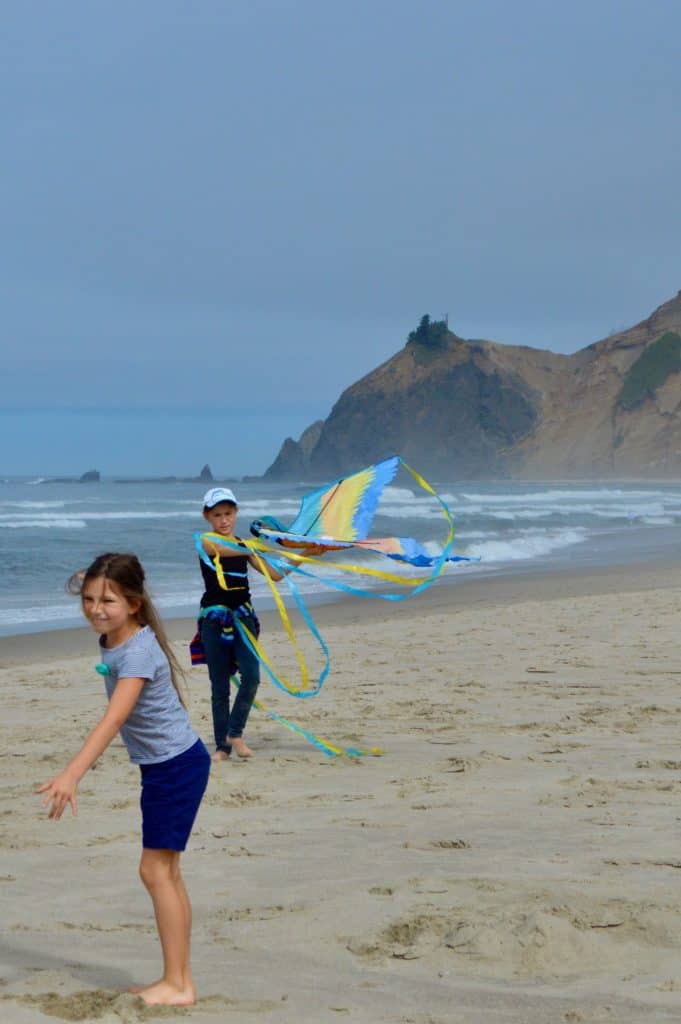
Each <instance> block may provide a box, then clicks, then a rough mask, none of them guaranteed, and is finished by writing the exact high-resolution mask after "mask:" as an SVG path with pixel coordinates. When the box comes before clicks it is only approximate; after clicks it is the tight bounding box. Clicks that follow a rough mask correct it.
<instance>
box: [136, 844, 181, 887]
mask: <svg viewBox="0 0 681 1024" xmlns="http://www.w3.org/2000/svg"><path fill="white" fill-rule="evenodd" d="M166 853H167V851H165V850H145V851H144V853H143V854H142V859H141V861H140V868H139V872H140V878H141V879H142V884H143V885H144V886H145V887H146V888H147V889H153V888H155V887H156V886H158V885H162V884H163V883H164V882H168V881H172V880H173V877H174V875H173V871H174V868H175V867H176V865H175V864H174V861H175V858H169V857H168V856H163V854H166Z"/></svg>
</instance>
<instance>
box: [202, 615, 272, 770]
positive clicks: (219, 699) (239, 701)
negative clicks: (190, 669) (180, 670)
mask: <svg viewBox="0 0 681 1024" xmlns="http://www.w3.org/2000/svg"><path fill="white" fill-rule="evenodd" d="M241 621H242V622H243V623H244V625H246V626H247V627H248V629H249V630H250V631H251V632H252V633H255V631H256V628H255V621H254V619H253V617H252V616H250V615H244V616H243V617H242V619H241ZM221 637H222V624H221V623H220V622H219V621H218V620H217V619H210V618H206V619H202V620H201V640H202V642H203V647H204V650H205V652H206V662H207V665H208V676H209V678H210V689H211V710H212V712H213V735H214V737H215V746H216V748H217V749H218V750H224V751H226V752H227V753H229V752H230V751H231V749H232V747H231V745H230V743H229V737H233V738H236V737H238V736H243V732H244V729H245V727H246V721H247V719H248V715H249V713H250V710H251V707H252V705H253V701H254V700H255V694H256V692H257V689H258V686H259V684H260V662H259V661H258V659H257V658H256V656H255V655H254V654H253V652H252V651H251V650H250V648H249V647H248V646H247V645H246V643H245V642H244V641H243V639H242V638H241V635H240V633H239V630H238V629H237V628H236V626H235V627H234V640H233V642H232V643H225V642H224V640H222V638H221ZM237 668H238V670H239V677H240V685H239V689H238V691H237V694H236V696H235V698H234V703H233V706H232V710H231V712H230V710H229V696H230V685H229V677H230V676H231V675H234V672H235V671H236V669H237Z"/></svg>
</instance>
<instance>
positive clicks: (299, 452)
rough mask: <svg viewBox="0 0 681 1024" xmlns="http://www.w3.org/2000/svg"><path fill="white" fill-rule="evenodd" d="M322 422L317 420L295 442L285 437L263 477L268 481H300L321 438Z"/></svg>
mask: <svg viewBox="0 0 681 1024" xmlns="http://www.w3.org/2000/svg"><path fill="white" fill-rule="evenodd" d="M323 426H324V420H317V421H316V422H315V423H313V424H312V425H311V426H309V427H308V428H307V429H306V430H304V431H303V433H302V434H301V435H300V438H299V439H298V440H297V441H294V440H293V438H292V437H287V438H286V440H285V441H284V443H283V445H282V446H281V451H280V452H279V455H278V456H277V457H276V459H275V460H274V462H273V463H272V465H271V466H270V468H269V469H268V470H267V473H266V474H265V476H266V477H267V479H268V480H290V479H291V478H294V479H297V480H302V479H304V477H305V475H306V473H307V472H308V467H309V465H310V456H311V455H312V452H313V450H314V449H315V447H316V446H317V444H318V442H319V439H320V437H321V433H322V428H323Z"/></svg>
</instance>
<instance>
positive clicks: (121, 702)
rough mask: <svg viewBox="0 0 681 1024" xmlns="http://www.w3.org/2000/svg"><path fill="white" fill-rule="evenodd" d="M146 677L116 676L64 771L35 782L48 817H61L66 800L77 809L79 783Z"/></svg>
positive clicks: (135, 701) (124, 717) (74, 809)
mask: <svg viewBox="0 0 681 1024" xmlns="http://www.w3.org/2000/svg"><path fill="white" fill-rule="evenodd" d="M145 682H146V679H132V678H130V679H119V680H118V682H117V683H116V688H115V690H114V692H113V694H112V695H111V700H110V701H109V706H108V708H107V710H106V714H105V715H104V717H103V718H102V719H101V721H99V722H98V723H97V725H96V726H95V727H94V729H93V730H92V732H91V733H90V735H89V736H88V738H87V739H86V740H85V743H84V744H83V746H82V747H81V748H80V750H79V751H78V753H77V754H76V756H75V757H74V758H73V760H72V761H70V762H69V763H68V765H67V766H66V768H65V769H64V771H63V772H60V773H59V775H55V777H54V778H53V779H50V781H49V782H44V783H43V784H42V786H38V788H37V789H36V790H35V792H36V793H44V794H45V798H44V800H43V807H47V805H48V804H49V803H51V804H52V806H51V807H50V813H49V817H50V818H55V819H57V818H61V816H62V814H63V813H64V811H65V809H66V805H67V804H71V810H72V812H73V813H74V814H76V813H77V811H78V805H77V802H76V790H77V789H78V783H79V782H80V780H81V779H82V777H83V776H84V775H85V772H86V771H87V770H88V768H91V767H92V765H93V764H94V763H95V761H96V760H97V758H98V757H99V756H100V755H101V754H103V753H104V751H105V750H106V748H107V747H108V746H109V744H110V743H111V741H112V739H113V738H114V736H115V735H116V734H117V733H118V730H119V729H120V727H121V726H122V725H123V723H124V722H125V721H126V720H127V718H128V716H129V715H130V712H131V711H132V709H133V708H134V706H135V704H136V703H137V700H138V698H139V695H140V693H141V692H142V687H143V686H144V684H145Z"/></svg>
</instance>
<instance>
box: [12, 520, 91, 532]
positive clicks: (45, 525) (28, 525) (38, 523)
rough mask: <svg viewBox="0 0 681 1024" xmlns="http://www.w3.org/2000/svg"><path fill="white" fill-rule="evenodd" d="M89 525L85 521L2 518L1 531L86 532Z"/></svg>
mask: <svg viewBox="0 0 681 1024" xmlns="http://www.w3.org/2000/svg"><path fill="white" fill-rule="evenodd" d="M86 527H87V523H86V522H85V521H84V520H83V519H67V518H66V517H64V518H61V519H59V520H56V521H55V520H54V519H52V518H50V519H35V518H33V519H31V518H28V517H27V518H26V519H16V520H13V519H2V518H0V530H84V529H85V528H86Z"/></svg>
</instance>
